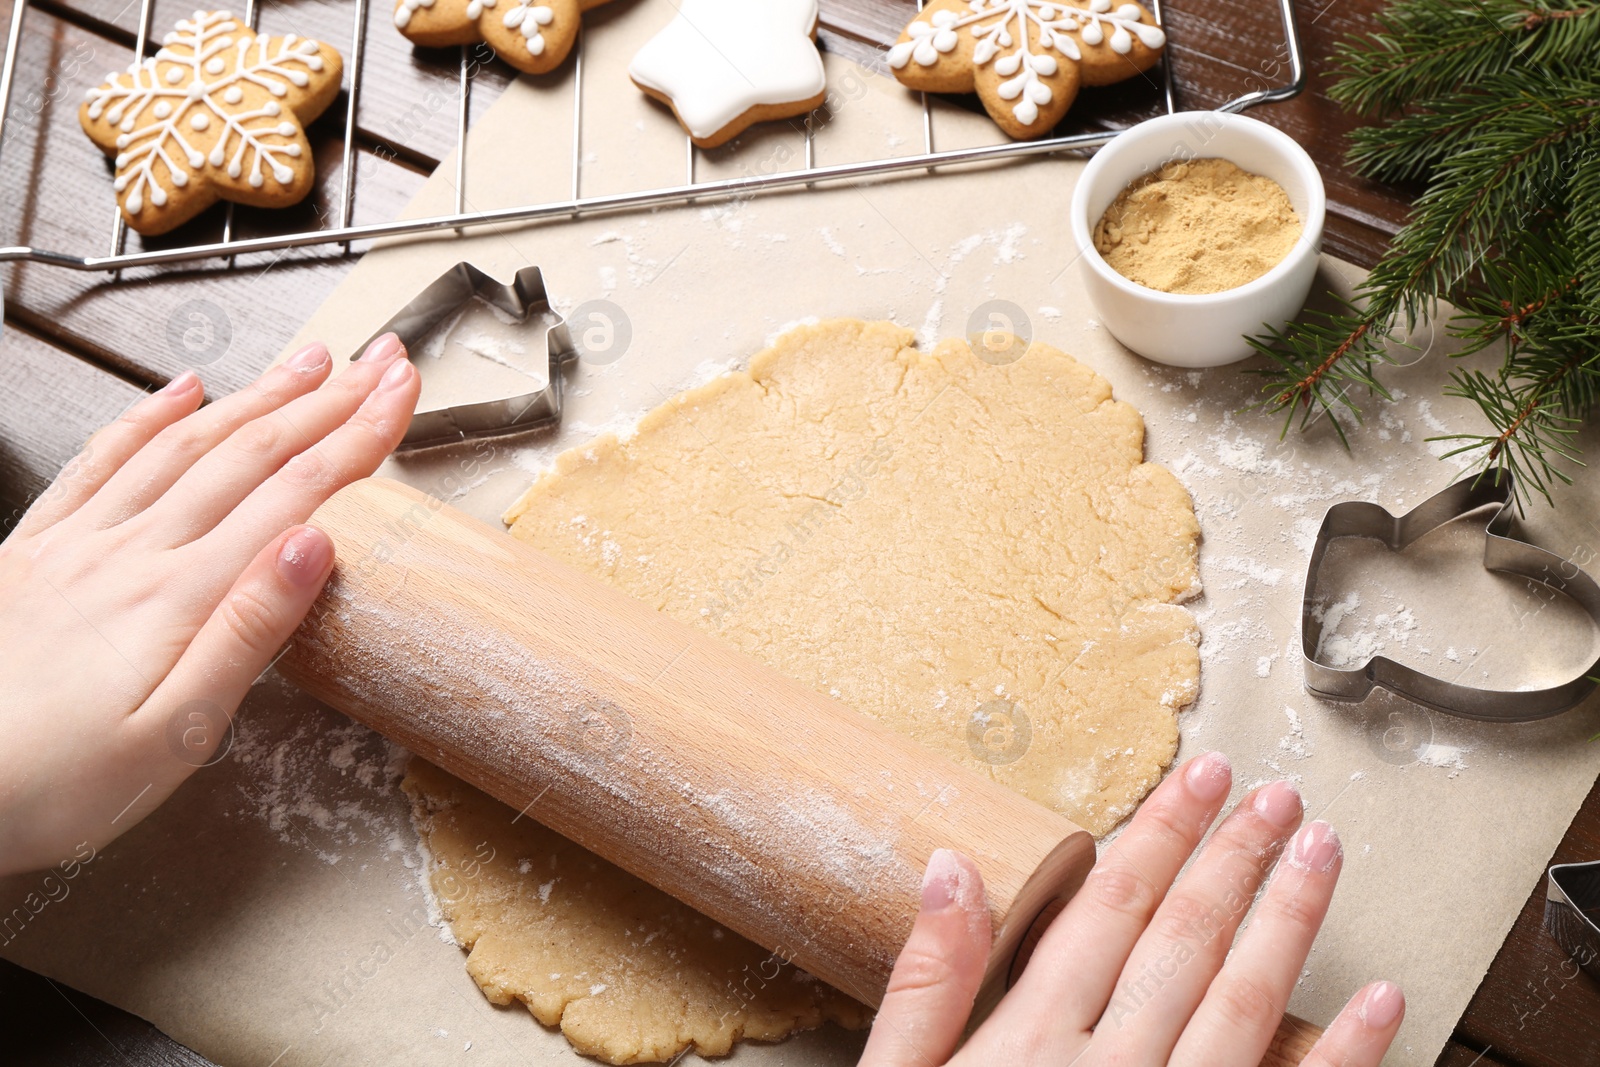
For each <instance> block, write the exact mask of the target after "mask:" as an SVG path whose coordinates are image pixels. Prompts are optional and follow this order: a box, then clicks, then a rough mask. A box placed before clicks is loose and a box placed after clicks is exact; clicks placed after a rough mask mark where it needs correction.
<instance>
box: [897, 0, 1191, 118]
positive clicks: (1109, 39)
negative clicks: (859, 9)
mask: <svg viewBox="0 0 1600 1067" xmlns="http://www.w3.org/2000/svg"><path fill="white" fill-rule="evenodd" d="M1166 41H1167V38H1166V35H1165V34H1164V33H1162V32H1161V27H1159V26H1157V25H1156V24H1155V19H1154V18H1152V17H1151V15H1150V13H1149V12H1148V11H1146V10H1145V9H1144V8H1142V7H1140V6H1139V5H1138V4H1134V3H1123V4H1120V5H1118V6H1117V7H1116V8H1115V9H1113V7H1112V0H1085V2H1084V3H1083V4H1082V6H1079V5H1078V4H1076V3H1062V2H1060V0H929V3H928V5H927V7H926V8H924V9H923V11H922V12H921V13H919V14H918V15H917V17H916V18H914V19H912V20H911V23H910V24H909V25H908V26H906V28H905V32H904V33H902V34H901V35H900V40H899V42H898V43H896V44H895V45H894V47H892V48H890V49H889V55H888V60H889V67H890V69H891V70H893V71H894V76H895V77H896V78H898V79H899V80H900V82H901V84H903V85H906V86H908V87H910V88H912V89H920V90H922V91H924V92H931V93H970V92H974V91H976V92H977V94H978V99H980V100H982V101H983V107H984V110H985V111H987V112H989V116H990V117H991V118H993V119H994V121H995V122H996V124H998V125H999V127H1000V128H1001V129H1002V130H1004V131H1005V132H1006V133H1008V134H1010V135H1011V136H1012V137H1016V138H1019V139H1027V138H1030V137H1038V136H1041V135H1042V134H1045V133H1048V132H1049V131H1050V129H1051V128H1052V127H1054V126H1055V124H1056V123H1058V122H1060V121H1061V116H1063V115H1065V114H1066V113H1067V108H1069V107H1071V106H1072V101H1073V99H1074V98H1075V97H1076V96H1077V95H1078V87H1079V86H1080V85H1110V84H1111V83H1112V82H1119V81H1122V80H1123V79H1125V78H1131V77H1133V76H1134V75H1135V74H1138V73H1140V72H1141V71H1145V70H1149V69H1150V68H1151V67H1153V66H1155V64H1156V62H1157V60H1159V59H1160V58H1161V49H1162V48H1163V47H1164V46H1165V45H1166Z"/></svg>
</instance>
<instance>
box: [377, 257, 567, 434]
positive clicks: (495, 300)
mask: <svg viewBox="0 0 1600 1067" xmlns="http://www.w3.org/2000/svg"><path fill="white" fill-rule="evenodd" d="M474 299H478V300H482V301H483V302H485V303H486V304H489V305H490V306H491V307H494V308H496V309H498V310H500V311H503V312H505V313H506V314H507V315H510V316H512V317H513V318H515V319H516V320H518V321H519V322H525V321H527V319H528V318H529V317H530V316H532V315H535V314H541V315H549V316H551V318H552V320H553V321H552V322H551V323H550V326H549V329H548V330H547V331H546V333H545V347H546V349H547V351H548V355H549V375H548V377H547V378H546V380H545V382H544V384H543V385H540V386H538V387H537V388H534V389H531V390H519V391H517V392H515V393H502V394H500V395H496V396H490V397H485V398H483V399H481V400H471V401H467V402H465V403H459V404H449V405H439V406H436V407H426V408H419V409H418V410H417V413H416V414H415V415H414V416H412V419H411V428H410V429H409V430H407V431H406V435H405V438H404V439H403V440H402V441H401V442H400V447H401V448H426V447H429V446H432V445H442V444H449V443H450V442H452V441H460V440H463V439H465V438H468V437H494V436H499V435H500V434H508V433H520V432H522V431H524V430H533V429H537V428H539V427H541V426H547V425H550V424H552V423H555V422H559V421H560V419H561V379H562V371H563V370H564V369H565V368H566V366H567V365H568V364H569V363H571V362H572V361H573V360H575V359H577V358H578V351H577V349H576V348H575V347H573V344H572V336H571V334H570V333H569V332H568V330H567V323H566V320H565V319H563V318H562V317H561V316H560V315H559V314H557V313H556V311H555V309H553V308H552V307H551V306H550V296H549V293H547V292H546V290H545V287H544V274H543V273H542V272H541V271H540V270H539V268H538V267H524V268H522V269H521V270H519V271H517V273H516V275H515V276H513V277H512V279H511V281H510V282H509V283H506V282H501V281H497V280H496V279H494V278H492V277H490V276H489V275H487V274H485V273H484V272H483V271H481V270H479V269H478V268H477V267H475V266H473V265H472V264H471V263H464V262H463V263H457V264H456V265H455V266H453V267H451V268H450V269H449V270H447V271H445V272H444V273H443V274H441V275H439V277H438V278H435V279H434V280H433V282H432V283H430V284H429V285H428V287H427V288H426V289H423V290H422V292H420V293H418V294H417V295H416V296H414V297H412V298H411V301H410V302H409V303H408V304H406V306H405V307H403V308H401V309H400V310H399V311H398V312H396V313H395V315H394V317H393V318H391V319H390V320H389V321H388V322H386V323H384V324H383V326H381V327H380V328H379V329H378V332H377V333H375V334H374V335H373V337H374V338H376V337H379V336H381V335H383V334H385V333H390V332H393V333H395V334H396V335H398V336H399V338H400V340H401V341H403V342H405V344H406V346H407V347H408V348H409V347H412V346H414V345H416V344H417V343H418V342H419V341H421V340H422V339H423V338H424V337H426V336H427V335H428V333H429V332H430V331H431V330H433V329H435V328H436V327H438V326H439V325H441V324H442V323H444V322H445V321H447V320H448V319H449V318H450V317H451V316H452V315H454V314H455V313H456V312H458V311H460V310H461V309H462V308H464V307H466V306H467V305H468V304H470V303H471V302H472V301H473V300H474ZM369 343H370V342H369ZM445 358H448V357H445ZM426 362H427V361H426V360H422V361H417V363H416V367H417V371H418V373H420V374H423V375H424V376H426V374H427V368H426V367H425V366H424V364H425V363H426Z"/></svg>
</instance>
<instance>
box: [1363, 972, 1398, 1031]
mask: <svg viewBox="0 0 1600 1067" xmlns="http://www.w3.org/2000/svg"><path fill="white" fill-rule="evenodd" d="M1405 1007H1406V995H1405V994H1404V993H1402V992H1400V987H1399V986H1397V985H1395V984H1394V983H1393V982H1378V983H1376V984H1374V985H1373V986H1372V988H1371V989H1369V990H1367V998H1366V999H1365V1000H1363V1001H1362V1002H1361V1007H1360V1008H1359V1009H1358V1010H1357V1012H1356V1014H1358V1015H1360V1016H1361V1021H1362V1022H1364V1023H1366V1024H1367V1026H1368V1027H1369V1028H1370V1029H1373V1030H1387V1029H1388V1028H1389V1027H1391V1026H1393V1025H1394V1021H1395V1020H1396V1019H1398V1018H1400V1013H1401V1012H1402V1011H1404V1010H1405Z"/></svg>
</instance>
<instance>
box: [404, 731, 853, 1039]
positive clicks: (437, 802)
mask: <svg viewBox="0 0 1600 1067" xmlns="http://www.w3.org/2000/svg"><path fill="white" fill-rule="evenodd" d="M401 787H402V788H403V789H404V790H405V791H406V792H407V793H408V794H409V795H410V796H411V798H412V813H413V817H414V819H415V821H416V823H417V826H418V828H419V830H420V831H421V832H422V836H423V840H424V841H426V842H427V846H428V851H429V853H430V854H431V855H432V857H433V862H434V868H433V870H432V872H431V875H430V877H431V882H432V887H433V891H434V895H435V897H436V898H437V899H438V901H439V906H440V909H441V910H442V911H443V912H444V914H445V917H446V918H448V919H449V921H450V929H451V932H452V933H453V934H454V935H455V936H456V939H457V940H458V941H460V942H461V943H462V944H463V945H464V946H465V947H466V948H467V949H469V950H470V952H469V954H468V956H467V973H468V974H470V975H471V976H472V978H473V980H474V981H476V982H477V983H478V986H479V988H481V989H482V990H483V994H484V996H485V997H487V998H488V1000H489V1001H490V1002H491V1003H494V1004H510V1003H511V1002H512V1001H513V1000H520V1001H522V1002H523V1003H524V1004H525V1005H526V1006H527V1008H528V1010H529V1011H530V1012H532V1013H533V1015H534V1018H536V1019H538V1020H539V1021H540V1022H541V1023H543V1024H544V1025H546V1026H559V1027H560V1028H561V1032H562V1034H563V1035H564V1036H565V1037H566V1038H567V1040H568V1041H570V1042H571V1043H572V1047H573V1048H575V1049H577V1050H578V1051H579V1052H581V1053H583V1054H585V1055H587V1056H594V1057H596V1058H598V1059H602V1060H604V1061H606V1062H607V1063H659V1062H664V1061H667V1060H671V1059H672V1058H673V1057H674V1056H676V1055H678V1054H679V1053H680V1052H682V1051H683V1050H684V1049H686V1048H688V1047H690V1046H691V1045H692V1046H693V1047H694V1049H695V1051H696V1052H698V1053H699V1054H700V1055H702V1056H724V1055H727V1053H728V1052H729V1051H731V1050H732V1048H733V1043H734V1042H735V1041H739V1040H741V1039H743V1040H753V1041H777V1040H779V1039H781V1038H784V1037H787V1036H788V1035H789V1034H791V1033H794V1032H795V1031H797V1030H809V1029H813V1028H815V1027H817V1026H821V1025H822V1023H823V1022H824V1021H832V1022H836V1023H839V1024H840V1025H842V1026H845V1027H848V1028H850V1029H860V1028H861V1027H863V1026H865V1025H866V1024H867V1022H868V1020H870V1019H871V1017H872V1013H871V1011H870V1010H869V1009H868V1008H866V1007H865V1006H863V1005H862V1004H860V1003H858V1002H857V1001H855V1000H852V999H851V998H850V997H848V996H846V995H845V994H843V993H840V992H839V991H838V990H836V989H834V988H832V987H831V986H828V985H825V984H824V983H822V982H820V981H818V980H817V979H815V978H812V977H811V976H810V975H808V974H806V973H804V972H803V971H800V970H798V969H796V968H795V967H793V966H790V965H789V964H787V963H784V962H783V961H782V960H780V959H778V958H777V957H775V956H774V954H773V953H771V952H769V951H768V950H766V949H764V948H761V947H760V946H758V945H755V944H752V943H751V942H749V941H747V940H745V939H744V938H742V937H740V936H739V935H738V934H735V933H733V932H732V931H730V930H727V929H724V928H723V927H722V926H721V925H719V924H718V923H716V922H713V921H712V920H711V919H708V918H706V917H705V916H704V915H701V914H700V913H699V912H697V911H695V910H694V909H693V908H688V907H685V906H684V905H682V904H680V903H678V901H676V900H674V899H673V898H672V897H670V896H668V895H667V894H665V893H663V892H661V891H660V890H659V889H655V888H653V887H651V886H649V885H646V884H645V883H644V882H642V881H640V880H639V879H638V878H635V877H634V876H633V875H631V874H629V873H627V872H626V871H623V870H621V869H619V868H617V867H614V866H612V865H611V864H610V863H608V862H606V861H605V860H603V859H601V858H600V857H599V856H596V855H595V854H594V853H592V852H590V851H588V850H587V849H584V848H582V847H580V846H578V845H575V844H573V843H572V842H571V841H568V840H567V839H566V838H564V837H562V836H561V835H560V834H557V833H556V832H555V831H553V830H549V829H546V828H545V827H544V826H541V825H540V824H539V823H537V822H534V821H533V820H532V819H528V818H523V819H517V820H516V821H515V822H513V817H514V816H515V815H516V814H517V813H516V812H514V811H512V810H511V809H510V808H508V807H506V806H505V805H504V804H501V803H500V802H499V801H498V800H495V799H494V798H493V797H490V796H489V795H487V794H485V793H481V792H479V791H478V790H477V789H474V788H473V787H472V786H470V785H467V784H466V783H465V782H463V781H461V780H460V779H458V778H455V777H452V776H451V775H449V774H447V773H446V772H444V771H442V770H440V769H439V768H437V767H435V766H434V765H433V764H431V763H427V762H425V761H424V760H422V759H419V758H417V757H412V759H411V762H410V764H409V766H408V767H407V769H406V778H405V781H404V782H403V783H402V784H401Z"/></svg>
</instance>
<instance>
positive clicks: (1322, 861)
mask: <svg viewBox="0 0 1600 1067" xmlns="http://www.w3.org/2000/svg"><path fill="white" fill-rule="evenodd" d="M1340 852H1341V848H1340V845H1339V835H1338V834H1337V833H1335V832H1334V829H1333V827H1332V826H1330V825H1328V824H1327V823H1325V822H1323V821H1322V820H1321V819H1318V820H1317V821H1316V822H1314V823H1308V824H1307V825H1306V826H1304V827H1303V828H1302V829H1301V830H1300V832H1299V833H1297V834H1295V835H1294V839H1293V840H1292V841H1290V842H1289V851H1288V855H1287V859H1288V861H1289V863H1290V865H1291V866H1294V867H1299V868H1300V869H1301V870H1302V871H1327V870H1329V869H1330V868H1332V867H1333V864H1334V861H1335V860H1337V859H1338V858H1339V854H1340Z"/></svg>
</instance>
